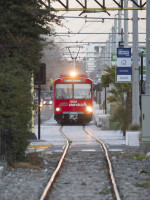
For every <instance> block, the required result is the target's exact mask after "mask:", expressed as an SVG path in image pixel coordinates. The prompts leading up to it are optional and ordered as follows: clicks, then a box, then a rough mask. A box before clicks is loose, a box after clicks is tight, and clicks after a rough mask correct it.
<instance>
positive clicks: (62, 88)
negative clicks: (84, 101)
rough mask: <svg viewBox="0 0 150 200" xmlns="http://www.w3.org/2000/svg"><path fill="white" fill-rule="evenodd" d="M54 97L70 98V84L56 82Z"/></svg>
mask: <svg viewBox="0 0 150 200" xmlns="http://www.w3.org/2000/svg"><path fill="white" fill-rule="evenodd" d="M55 98H56V99H72V84H56V92H55Z"/></svg>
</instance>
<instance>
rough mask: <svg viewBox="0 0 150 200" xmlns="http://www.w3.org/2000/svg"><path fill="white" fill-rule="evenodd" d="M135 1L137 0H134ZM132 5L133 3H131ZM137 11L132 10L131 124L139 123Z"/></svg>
mask: <svg viewBox="0 0 150 200" xmlns="http://www.w3.org/2000/svg"><path fill="white" fill-rule="evenodd" d="M135 2H136V3H137V2H138V0H135ZM133 7H135V4H134V3H133ZM139 114H140V112H139V67H138V11H136V10H134V11H133V64H132V124H139Z"/></svg>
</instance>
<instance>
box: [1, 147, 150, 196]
mask: <svg viewBox="0 0 150 200" xmlns="http://www.w3.org/2000/svg"><path fill="white" fill-rule="evenodd" d="M101 153H102V152H95V153H93V152H71V153H69V155H68V157H67V158H66V160H65V162H64V164H63V168H62V170H61V172H59V174H58V179H57V180H56V182H55V184H54V185H53V187H52V192H51V197H52V198H51V199H54V200H55V199H60V198H59V197H61V196H59V195H60V194H63V199H66V200H67V199H69V198H71V199H79V196H80V199H87V194H88V193H89V194H90V198H89V199H91V198H92V199H97V198H98V197H99V199H113V198H114V197H112V195H111V194H107V192H104V190H106V189H107V188H109V185H108V177H107V179H106V180H104V181H102V177H103V178H104V179H105V177H106V176H107V170H104V169H103V168H102V166H105V161H104V159H103V158H102V155H101ZM60 156H61V154H58V153H57V154H56V153H50V154H49V155H47V154H46V153H44V152H42V153H41V157H42V158H43V160H42V162H41V163H40V164H38V166H37V167H38V168H39V169H29V168H12V167H8V168H7V169H6V170H5V172H4V174H3V177H2V178H1V179H0V199H2V200H9V199H10V200H27V199H28V200H30V199H31V200H38V199H39V198H40V196H41V194H42V191H43V190H44V187H45V186H46V184H47V182H48V180H49V178H50V176H51V175H52V173H53V171H54V170H55V167H56V166H57V164H58V161H59V158H60ZM110 159H111V161H112V164H113V169H114V174H115V177H116V182H117V185H118V188H119V191H120V194H121V199H123V200H149V199H150V158H148V157H142V156H139V153H138V150H137V149H134V148H133V149H132V150H130V151H122V152H110ZM79 164H80V166H79ZM87 165H88V166H89V168H88V166H87ZM68 166H69V167H68ZM67 167H68V168H67ZM67 169H68V174H67V176H66V180H65V179H64V177H65V176H64V173H63V172H65V170H67ZM92 170H93V171H95V172H96V173H92ZM59 178H60V179H59ZM67 180H69V181H67ZM74 183H75V184H77V186H78V187H74ZM62 186H63V187H62ZM68 187H72V190H70V194H71V196H68V195H67V193H66V192H68ZM82 189H83V190H82ZM55 190H56V191H57V192H58V191H59V192H60V194H58V193H55ZM86 190H87V194H86V193H85V191H86ZM92 191H93V192H92ZM77 194H78V195H77ZM65 195H66V196H65ZM56 197H58V198H56ZM68 197H69V198H68ZM114 199H115V198H114Z"/></svg>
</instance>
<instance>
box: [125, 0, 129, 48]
mask: <svg viewBox="0 0 150 200" xmlns="http://www.w3.org/2000/svg"><path fill="white" fill-rule="evenodd" d="M124 7H125V8H127V7H128V0H124ZM124 18H125V19H128V10H124ZM124 47H125V48H128V20H124Z"/></svg>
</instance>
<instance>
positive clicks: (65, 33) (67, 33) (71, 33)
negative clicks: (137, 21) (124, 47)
mask: <svg viewBox="0 0 150 200" xmlns="http://www.w3.org/2000/svg"><path fill="white" fill-rule="evenodd" d="M60 34H64V35H74V34H77V35H82V34H87V35H88V34H89V35H92V34H93V35H105V34H111V35H113V34H118V35H119V34H121V33H112V32H111V33H81V32H80V33H79V32H76V33H73V32H64V33H63V32H62V33H61V32H60V33H52V35H60ZM128 34H133V33H131V32H129V33H128ZM138 34H146V33H138Z"/></svg>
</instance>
